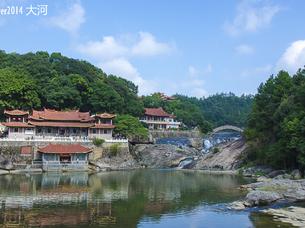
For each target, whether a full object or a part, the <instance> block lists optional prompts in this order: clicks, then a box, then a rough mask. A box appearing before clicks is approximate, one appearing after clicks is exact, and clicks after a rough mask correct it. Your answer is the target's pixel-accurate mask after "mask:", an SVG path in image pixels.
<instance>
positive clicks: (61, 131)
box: [2, 109, 115, 139]
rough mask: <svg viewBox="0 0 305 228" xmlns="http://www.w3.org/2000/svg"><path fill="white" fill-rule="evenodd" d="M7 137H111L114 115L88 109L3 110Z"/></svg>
mask: <svg viewBox="0 0 305 228" xmlns="http://www.w3.org/2000/svg"><path fill="white" fill-rule="evenodd" d="M4 114H5V116H6V122H4V123H2V124H3V125H4V126H6V127H7V130H8V132H7V136H8V138H16V139H27V138H35V137H36V138H38V137H75V138H102V139H112V132H113V129H114V127H115V126H114V125H113V123H112V120H113V118H114V117H115V115H113V114H109V113H103V114H96V115H92V116H91V115H90V113H89V112H80V111H78V110H73V111H56V110H51V109H44V110H42V111H36V110H33V111H32V113H29V112H25V111H21V110H11V111H8V110H6V111H4Z"/></svg>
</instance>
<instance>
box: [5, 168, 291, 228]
mask: <svg viewBox="0 0 305 228" xmlns="http://www.w3.org/2000/svg"><path fill="white" fill-rule="evenodd" d="M247 182H249V180H247V179H244V178H242V177H238V176H232V175H215V174H214V175H209V174H204V173H203V172H200V171H187V170H135V171H114V172H103V173H98V174H88V173H64V174H57V173H43V174H31V175H21V174H20V175H2V176H0V227H110V228H111V227H122V228H123V227H124V228H129V227H141V228H147V227H161V228H165V227H166V228H167V227H192V228H193V227H194V228H195V227H208V228H210V227H211V228H214V227H234V228H238V227H285V226H283V224H277V223H275V222H273V221H272V220H271V218H270V217H265V216H262V215H261V214H260V213H256V212H251V211H241V212H238V211H233V210H228V209H227V206H228V203H230V202H232V201H235V200H238V199H241V198H242V197H244V194H245V192H242V191H240V190H238V188H237V187H238V186H239V185H240V184H245V183H247Z"/></svg>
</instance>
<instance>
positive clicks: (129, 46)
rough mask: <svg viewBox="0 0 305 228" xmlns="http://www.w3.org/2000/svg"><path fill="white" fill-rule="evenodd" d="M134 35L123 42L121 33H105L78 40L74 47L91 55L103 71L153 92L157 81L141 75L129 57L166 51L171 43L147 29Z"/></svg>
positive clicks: (145, 90) (142, 90) (143, 89)
mask: <svg viewBox="0 0 305 228" xmlns="http://www.w3.org/2000/svg"><path fill="white" fill-rule="evenodd" d="M128 37H129V36H128ZM135 37H136V39H127V41H128V42H126V36H124V35H122V36H119V37H114V36H104V37H103V38H102V40H101V41H89V42H87V43H84V44H80V45H78V47H77V48H76V50H77V51H79V52H80V53H82V54H84V55H86V56H88V57H90V58H92V59H94V60H95V61H96V62H97V63H98V65H99V66H100V67H101V68H102V69H103V70H104V71H105V72H106V73H108V74H115V75H118V76H120V77H124V78H127V79H129V80H131V81H132V82H134V83H135V84H136V85H138V86H139V93H140V94H148V93H152V92H155V91H156V90H155V89H156V86H155V84H156V83H154V82H152V81H151V80H146V79H144V78H143V77H142V76H141V74H140V73H139V72H138V70H137V68H136V67H135V66H134V65H133V64H132V63H131V61H130V59H131V58H142V57H145V56H157V55H162V54H167V53H169V52H170V50H171V46H170V45H169V44H167V43H160V42H157V41H156V38H155V37H154V36H153V35H152V34H150V33H148V32H139V33H138V34H136V36H135Z"/></svg>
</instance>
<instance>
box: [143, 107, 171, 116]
mask: <svg viewBox="0 0 305 228" xmlns="http://www.w3.org/2000/svg"><path fill="white" fill-rule="evenodd" d="M145 115H147V116H161V117H173V115H171V114H168V113H167V112H165V111H164V110H163V108H145Z"/></svg>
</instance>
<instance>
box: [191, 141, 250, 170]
mask: <svg viewBox="0 0 305 228" xmlns="http://www.w3.org/2000/svg"><path fill="white" fill-rule="evenodd" d="M246 148H247V144H246V143H245V141H244V140H243V139H240V140H236V141H233V142H228V143H224V144H222V145H221V146H219V147H218V149H219V152H217V153H207V154H204V155H203V156H202V157H200V158H199V159H198V161H197V164H196V165H195V167H194V169H215V170H235V169H237V168H238V167H239V165H240V157H241V154H242V153H243V152H244V151H245V150H246Z"/></svg>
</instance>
